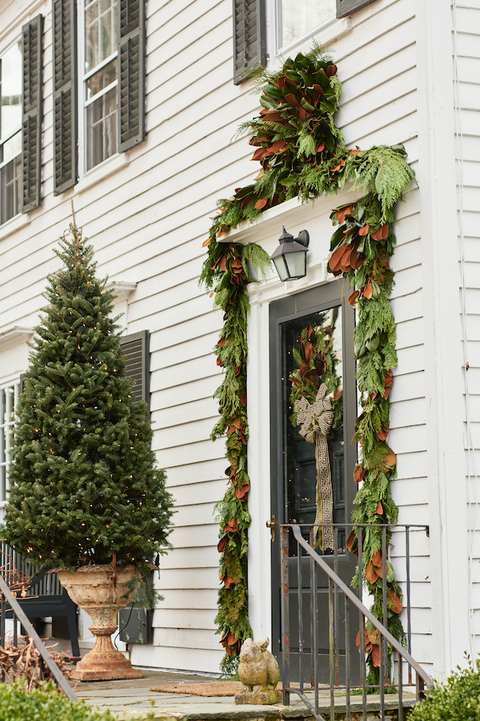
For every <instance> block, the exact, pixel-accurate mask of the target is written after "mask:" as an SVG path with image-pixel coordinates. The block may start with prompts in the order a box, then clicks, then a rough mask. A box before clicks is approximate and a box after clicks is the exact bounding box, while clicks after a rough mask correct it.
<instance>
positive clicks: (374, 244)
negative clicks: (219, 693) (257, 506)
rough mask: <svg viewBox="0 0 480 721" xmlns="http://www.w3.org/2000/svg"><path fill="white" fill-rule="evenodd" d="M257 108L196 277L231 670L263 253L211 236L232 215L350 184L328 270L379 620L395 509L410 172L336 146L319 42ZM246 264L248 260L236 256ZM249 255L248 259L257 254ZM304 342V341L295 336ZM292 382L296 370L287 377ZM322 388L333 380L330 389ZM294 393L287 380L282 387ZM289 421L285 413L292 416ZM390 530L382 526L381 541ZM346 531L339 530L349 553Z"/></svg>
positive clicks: (225, 227)
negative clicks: (248, 157) (353, 399)
mask: <svg viewBox="0 0 480 721" xmlns="http://www.w3.org/2000/svg"><path fill="white" fill-rule="evenodd" d="M257 85H258V86H259V87H260V88H261V96H260V105H261V110H260V112H259V115H257V116H256V117H255V118H253V120H251V121H248V122H246V123H243V124H242V126H241V128H240V131H239V132H240V134H245V133H248V135H249V142H250V144H251V145H253V146H254V147H255V148H256V150H255V152H254V155H253V157H252V160H255V161H258V162H260V164H261V170H260V173H259V174H258V176H257V177H256V179H255V181H254V182H253V183H251V184H249V185H247V186H244V187H243V188H237V189H236V190H235V192H234V194H233V195H232V197H230V198H228V199H222V200H219V201H218V205H217V207H218V214H217V215H216V216H215V218H214V219H213V223H212V225H211V228H210V233H209V237H208V239H207V240H206V241H205V243H204V246H208V257H207V259H206V260H205V263H204V265H203V269H202V274H201V278H200V282H202V283H204V284H205V285H206V287H207V288H211V287H214V288H215V303H216V305H217V306H220V307H221V308H223V310H224V311H225V315H224V320H225V326H224V329H223V330H222V332H221V335H220V340H219V342H218V344H217V346H216V348H215V353H216V355H217V364H218V365H220V366H222V367H224V368H225V371H226V374H225V380H224V382H223V383H222V385H221V386H220V388H219V389H218V390H217V392H216V394H215V397H216V398H218V400H219V412H220V420H219V422H218V423H217V425H216V426H215V429H214V431H213V435H212V437H214V438H217V437H219V436H221V435H222V434H224V433H226V435H227V458H228V459H229V463H230V465H229V467H228V469H227V472H226V473H227V476H229V486H228V489H227V493H226V495H225V497H224V499H223V500H222V501H220V502H219V503H218V505H217V510H218V517H219V522H220V526H221V529H220V542H219V544H218V550H219V551H220V553H221V554H222V555H221V561H220V568H221V572H220V575H221V580H222V581H223V588H222V589H221V591H220V594H219V600H218V606H219V612H218V615H217V624H218V626H219V633H221V634H222V644H223V645H224V647H225V649H226V652H227V656H226V657H225V659H224V662H223V668H224V670H227V671H232V670H234V669H235V665H236V663H237V662H238V653H239V649H240V645H241V643H242V642H243V640H245V638H246V637H247V636H248V635H250V627H249V625H248V607H247V587H246V552H247V547H248V536H247V530H248V526H249V523H250V517H249V516H248V510H247V497H248V489H249V487H250V481H249V478H248V475H247V446H246V444H247V440H248V419H247V412H246V394H245V388H246V365H245V361H246V354H247V347H246V325H247V313H248V296H247V292H246V287H245V286H246V284H247V283H249V282H251V281H252V280H253V278H252V276H251V274H250V269H251V267H252V266H253V265H254V264H255V259H256V257H257V259H259V260H260V265H263V266H265V265H266V263H267V262H268V258H267V257H263V256H262V252H263V251H262V250H261V248H259V247H258V246H256V245H255V244H250V245H248V246H246V247H244V246H242V245H240V244H236V243H224V242H222V241H221V238H222V236H224V235H225V233H226V232H228V231H229V230H230V229H231V228H236V227H237V226H238V224H239V223H240V222H242V221H254V220H255V219H256V218H258V216H259V215H260V214H261V213H262V212H263V211H264V210H266V209H268V208H271V207H274V206H275V205H278V204H279V203H282V202H283V201H285V200H289V199H290V198H293V197H295V196H298V197H299V198H300V199H301V200H302V201H307V200H311V199H314V198H317V197H318V196H319V195H322V194H335V193H338V191H339V189H343V188H344V187H345V186H346V185H347V183H353V185H352V187H353V189H356V188H358V187H362V188H363V190H364V192H365V196H364V197H363V198H361V200H359V201H358V202H355V203H351V204H347V205H344V206H342V207H339V208H336V209H335V210H334V211H333V212H332V215H331V219H332V221H333V223H334V224H335V225H336V226H338V227H337V229H336V230H335V232H334V234H333V236H332V239H331V245H330V251H331V257H330V261H329V270H330V271H331V272H332V273H333V274H334V275H336V276H338V275H343V276H344V277H345V278H348V280H349V282H350V285H351V286H352V287H353V288H354V289H355V290H354V292H353V293H352V294H351V296H350V298H349V302H350V303H351V304H352V305H356V306H357V326H356V330H355V357H356V360H357V361H358V363H357V383H358V389H359V392H360V397H361V398H360V405H361V413H360V415H359V418H358V419H357V423H356V432H355V440H356V441H357V442H358V444H359V447H360V449H361V450H360V458H359V461H358V464H357V466H356V469H355V474H354V478H355V481H357V482H358V483H360V482H362V486H361V489H360V490H359V492H358V494H357V497H356V499H355V509H354V513H353V519H352V520H353V521H354V522H355V523H361V524H368V525H369V526H371V529H370V530H369V532H368V533H366V534H365V536H364V538H363V564H364V568H363V577H364V579H366V583H367V585H368V590H369V591H370V593H371V594H372V595H373V606H372V611H373V613H374V614H375V615H376V616H377V617H378V618H380V619H383V608H382V579H381V576H380V574H381V573H382V569H383V566H382V557H381V547H382V528H381V526H382V524H383V525H391V524H394V523H396V520H397V515H398V510H397V507H396V505H395V503H394V501H393V499H392V496H391V494H390V480H392V479H393V478H394V477H395V474H396V456H395V453H394V452H393V450H392V449H391V448H390V447H389V445H388V442H387V437H388V433H389V414H390V402H389V394H390V390H391V386H392V382H393V375H392V368H393V367H395V366H396V363H397V357H396V353H395V319H394V317H393V314H392V310H391V306H390V302H389V299H388V296H389V295H390V293H391V290H392V287H393V282H394V273H393V271H392V270H391V268H390V266H389V258H390V256H391V255H392V254H393V250H394V246H395V242H396V241H395V235H394V232H393V225H392V224H393V222H394V213H393V208H394V206H395V203H397V202H398V201H399V200H401V199H402V198H403V195H404V193H406V192H407V191H408V190H409V188H410V186H411V184H412V182H413V181H414V179H415V176H414V173H413V171H412V170H411V168H410V167H409V165H408V163H407V162H406V152H405V149H404V147H403V146H402V145H394V146H392V147H384V146H381V147H372V148H370V149H369V150H360V149H359V148H356V149H354V150H350V149H348V148H347V147H346V146H345V144H344V141H343V137H342V134H341V133H340V131H339V130H338V128H337V127H336V125H335V122H334V119H333V116H334V114H335V112H336V111H337V110H338V105H339V100H340V94H341V84H340V81H339V80H338V77H337V66H336V65H334V64H333V61H332V60H331V58H329V57H328V55H326V54H325V53H324V51H323V50H322V49H321V48H320V47H319V46H317V45H316V46H314V48H313V50H312V51H311V52H310V53H308V54H306V55H304V54H302V53H299V54H298V55H297V56H296V58H295V59H290V58H288V59H287V60H285V62H284V64H283V66H282V68H281V69H280V70H278V71H276V72H269V71H261V72H260V73H259V75H258V77H257ZM247 261H248V262H247ZM257 264H258V263H257ZM304 340H305V342H306V341H307V340H308V339H304ZM293 380H294V381H295V380H296V381H297V382H302V381H303V379H302V378H296V379H295V378H294V379H293ZM332 388H333V386H332ZM292 392H293V395H295V388H292ZM294 420H295V419H294ZM389 539H390V535H389V533H387V541H389ZM356 544H357V534H356V532H355V533H353V534H352V535H351V537H350V538H349V543H348V546H349V549H350V550H351V551H352V552H353V553H354V552H355V550H356ZM386 565H387V569H388V578H387V606H388V608H387V618H388V628H389V630H390V631H391V633H392V634H393V635H394V636H396V637H397V638H400V639H403V628H402V624H401V621H400V618H399V613H400V612H401V610H402V603H401V590H400V587H399V586H398V584H397V582H396V581H395V577H394V573H393V567H392V565H391V563H390V561H389V560H388V559H387V560H386ZM368 632H369V633H370V635H369V636H368V637H367V651H368V660H369V664H370V674H369V683H372V684H373V683H375V682H378V666H379V653H378V650H379V646H378V638H377V636H376V634H375V632H374V630H373V628H369V626H368V624H367V633H368Z"/></svg>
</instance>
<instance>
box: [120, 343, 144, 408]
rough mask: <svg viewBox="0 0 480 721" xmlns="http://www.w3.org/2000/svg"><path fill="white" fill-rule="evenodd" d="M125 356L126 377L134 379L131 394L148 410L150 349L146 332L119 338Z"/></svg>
mask: <svg viewBox="0 0 480 721" xmlns="http://www.w3.org/2000/svg"><path fill="white" fill-rule="evenodd" d="M120 346H121V348H122V351H123V352H124V354H125V370H126V374H127V376H129V377H130V378H134V379H135V384H134V386H133V388H132V393H133V395H134V396H135V399H136V400H137V401H146V403H147V404H148V407H149V408H150V348H149V334H148V330H142V331H140V332H139V333H131V334H130V335H125V336H123V338H120Z"/></svg>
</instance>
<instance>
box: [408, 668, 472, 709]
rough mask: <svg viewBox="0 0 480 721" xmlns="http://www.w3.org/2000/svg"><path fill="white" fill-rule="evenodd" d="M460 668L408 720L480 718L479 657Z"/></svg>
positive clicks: (430, 694) (417, 707) (429, 695)
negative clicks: (466, 666) (465, 666)
mask: <svg viewBox="0 0 480 721" xmlns="http://www.w3.org/2000/svg"><path fill="white" fill-rule="evenodd" d="M467 658H468V668H465V669H461V668H460V666H457V669H458V670H457V671H454V673H453V674H452V675H451V676H449V677H448V678H447V680H446V681H445V682H444V683H442V684H439V685H438V686H437V687H436V688H435V689H434V690H433V691H430V693H429V694H428V696H427V699H426V700H425V701H423V702H422V703H421V704H419V705H418V706H416V707H415V709H414V711H413V712H412V714H411V715H410V716H409V717H408V721H468V720H469V719H474V720H475V721H479V720H480V659H477V661H476V663H475V665H474V664H473V663H472V662H471V660H470V658H469V657H467Z"/></svg>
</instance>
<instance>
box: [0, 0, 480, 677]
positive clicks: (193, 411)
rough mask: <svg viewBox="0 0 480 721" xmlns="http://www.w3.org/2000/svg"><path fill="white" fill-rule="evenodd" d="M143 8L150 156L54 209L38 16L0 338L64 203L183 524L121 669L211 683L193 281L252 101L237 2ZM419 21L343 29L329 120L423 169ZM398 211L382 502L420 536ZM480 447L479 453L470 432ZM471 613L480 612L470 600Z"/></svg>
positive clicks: (416, 349)
mask: <svg viewBox="0 0 480 721" xmlns="http://www.w3.org/2000/svg"><path fill="white" fill-rule="evenodd" d="M477 4H478V2H477ZM31 5H32V3H31V2H30V0H18V1H17V0H15V2H13V1H12V0H9V1H6V2H3V3H2V5H1V9H0V20H1V22H0V51H1V49H2V47H6V46H7V44H8V42H11V39H14V37H15V36H16V35H18V33H19V31H20V25H21V23H23V22H25V21H26V20H28V19H29V18H28V17H27V16H26V15H25V12H26V11H27V10H28V8H29V6H31ZM472 6H473V3H472ZM146 8H147V59H146V69H147V95H146V109H147V117H146V127H147V140H146V142H145V143H142V144H140V145H139V146H138V147H136V148H134V149H132V150H131V151H129V152H128V153H127V154H125V156H121V157H120V158H114V159H112V160H111V161H109V162H108V163H106V164H105V166H104V169H102V168H99V169H96V170H94V171H93V172H92V173H90V174H88V176H86V177H85V178H82V179H81V181H80V183H79V184H78V185H77V186H76V187H75V189H74V190H73V191H70V192H68V193H66V194H64V195H62V196H60V197H54V196H53V177H52V172H53V163H52V158H53V128H52V123H53V103H52V70H53V69H52V45H51V44H52V31H51V3H50V2H45V3H43V4H39V5H36V9H35V14H36V13H37V12H39V11H40V12H42V13H43V14H44V15H45V18H46V22H45V34H44V117H43V130H42V132H43V148H42V179H43V185H42V195H43V202H42V207H41V208H39V209H38V210H36V211H33V212H32V213H31V214H30V215H29V216H28V218H27V219H15V220H14V221H12V224H10V229H11V230H10V231H9V229H8V227H7V226H6V227H4V228H0V332H1V331H2V330H4V329H5V328H8V327H9V326H12V325H31V324H34V323H35V322H36V321H37V319H38V312H39V310H40V308H41V307H42V306H43V305H44V303H45V301H44V299H43V298H42V296H41V293H42V291H43V289H44V287H45V278H46V276H47V274H48V273H51V272H53V271H54V270H55V269H56V268H58V267H59V261H58V259H57V258H56V256H55V255H54V254H53V248H54V247H56V244H57V241H58V238H59V236H60V235H61V234H62V233H63V232H64V230H65V229H66V228H67V227H68V224H69V220H70V198H71V197H73V198H74V201H75V208H76V212H77V220H78V222H79V224H81V225H83V226H84V229H85V232H86V235H87V236H88V237H90V238H91V242H92V243H93V244H94V246H95V249H96V260H97V262H98V267H99V273H100V275H102V276H107V275H108V276H109V277H110V278H111V279H112V280H123V281H132V282H136V283H137V288H136V290H135V291H134V292H133V293H132V295H131V296H130V298H129V307H128V332H135V331H139V330H144V329H146V330H149V331H150V349H151V357H150V365H151V377H150V390H151V396H150V406H151V417H152V421H153V429H154V441H153V449H154V451H155V452H156V455H157V459H158V462H159V464H160V465H161V466H162V467H165V468H166V470H167V483H168V487H169V489H170V490H171V492H172V494H173V496H174V498H175V502H176V506H177V509H178V512H177V513H176V514H175V516H174V517H173V525H174V530H173V532H172V534H171V537H170V538H171V542H172V544H173V550H171V551H170V552H169V553H168V555H167V556H165V557H162V558H161V562H160V563H161V571H160V578H158V577H157V578H156V581H155V583H156V585H157V587H158V589H159V591H160V592H161V593H162V594H163V595H164V597H165V600H164V601H163V602H161V604H160V606H159V609H158V610H157V611H156V612H155V615H154V626H155V637H154V644H153V646H152V647H150V648H145V647H134V649H133V656H132V658H133V661H134V663H138V665H141V666H157V667H161V668H178V669H188V670H197V671H198V670H204V671H209V672H215V671H218V665H219V662H220V660H221V658H222V655H223V651H222V648H221V646H220V644H219V637H218V636H216V635H215V633H214V630H215V626H214V622H213V621H214V617H215V613H216V602H217V593H218V588H219V579H218V567H217V564H218V552H217V548H216V546H217V543H218V531H219V529H218V526H217V525H216V524H215V522H214V520H213V517H214V504H215V503H216V502H217V501H218V500H219V499H220V498H221V497H222V495H223V493H224V490H225V488H226V478H225V475H224V471H225V467H226V465H227V462H226V460H225V458H224V453H225V449H224V442H223V440H217V441H216V442H215V443H212V442H211V440H210V432H211V429H212V427H213V425H214V423H215V421H216V411H217V402H216V401H214V400H213V399H212V395H213V393H214V392H215V390H216V388H217V387H218V385H219V384H220V383H221V381H222V372H221V369H219V368H218V367H217V365H216V362H215V356H214V354H213V348H214V346H215V343H216V341H217V340H218V337H219V332H220V330H221V327H222V312H221V311H218V310H217V311H214V310H213V308H212V304H213V299H212V298H210V296H209V293H208V292H206V291H205V289H204V288H200V287H199V286H198V278H199V275H200V272H201V266H202V263H203V261H204V259H205V257H206V251H205V249H204V248H202V243H203V241H204V240H205V239H206V238H207V236H208V229H209V225H210V222H211V221H210V220H209V216H212V215H214V214H215V207H216V201H217V199H218V198H222V197H224V198H225V197H229V196H230V195H231V193H232V190H233V188H235V187H238V186H241V185H243V184H245V183H247V182H249V181H251V180H252V179H253V177H255V175H256V174H257V173H258V164H256V163H252V162H250V158H251V155H252V148H251V147H250V146H249V145H248V143H247V142H246V141H245V140H244V139H236V140H234V141H232V138H233V136H234V134H235V131H236V128H237V126H238V125H239V123H240V122H241V121H242V120H245V119H247V118H250V117H252V116H253V115H254V114H255V113H256V112H258V108H257V97H256V96H254V95H251V94H250V92H249V91H250V89H251V87H250V85H249V84H248V83H246V84H243V85H241V86H235V85H234V84H233V82H232V23H231V2H230V0H169V2H163V0H148V3H146ZM415 14H416V4H415V2H414V0H378V1H377V2H375V3H372V4H371V5H370V6H368V7H367V8H366V9H365V10H364V11H362V12H361V13H355V14H353V15H352V18H351V21H350V22H351V29H350V30H348V31H347V32H345V33H344V34H343V35H342V36H340V37H339V38H336V39H335V38H334V39H333V41H332V42H331V43H329V45H330V47H331V49H332V54H333V56H334V57H335V60H336V62H337V64H338V67H339V77H340V79H341V81H342V83H343V99H342V105H341V111H340V113H339V114H338V119H337V120H338V124H339V126H340V128H341V130H342V132H343V133H344V135H345V138H346V140H347V143H349V144H350V145H352V146H354V145H355V144H358V145H359V146H360V147H362V148H364V147H369V146H370V145H373V144H376V145H378V144H381V143H386V144H393V143H396V142H404V143H405V144H406V148H407V151H408V153H409V160H410V162H411V163H412V164H413V165H414V166H415V164H416V163H417V161H418V143H417V134H418V118H417V113H416V109H417V98H416V92H417V87H416V75H417V72H416V62H417V49H416V46H415V37H416V32H417V28H416V24H415V23H416V20H415ZM477 15H478V10H473V9H468V8H466V9H462V10H461V11H459V18H458V31H459V37H460V34H461V35H462V38H463V40H462V42H463V45H462V54H461V57H459V69H460V72H461V74H462V87H461V92H460V99H461V102H462V104H463V105H464V106H465V107H464V108H463V110H462V130H463V133H464V143H465V144H464V150H465V153H466V157H468V159H469V161H470V162H465V164H464V186H465V187H464V195H463V198H464V210H465V218H464V228H465V231H464V232H465V234H466V235H467V230H468V237H466V238H465V248H466V252H467V256H468V257H467V260H468V263H469V265H470V266H471V267H470V268H469V274H470V277H471V280H470V281H469V286H468V288H469V294H468V303H469V308H468V314H469V315H468V324H467V325H468V343H470V345H472V341H473V340H480V315H478V310H477V308H478V303H477V298H476V292H475V291H476V289H477V288H478V284H476V283H475V272H476V267H474V264H479V263H480V251H479V249H478V248H479V244H478V230H477V228H478V227H479V226H478V220H479V218H478V212H477V208H478V197H477V195H476V193H477V191H478V181H477V176H476V173H478V166H477V165H476V164H475V163H478V161H479V159H480V142H479V133H478V117H477V116H478V98H476V95H475V90H476V89H477V88H478V85H477V83H478V44H477V42H478V36H477V35H473V29H474V28H475V27H478V18H477ZM32 16H33V15H32ZM475 22H477V25H475ZM15 23H16V24H17V27H15ZM7 28H8V30H7ZM9 38H11V39H9ZM2 44H3V45H2ZM271 54H273V53H271ZM80 150H81V146H80ZM472 161H474V162H472ZM108 168H110V170H108ZM332 204H334V201H332ZM397 211H398V212H397V223H396V227H395V232H396V234H397V241H398V247H397V251H396V254H395V256H394V258H393V260H392V267H393V268H394V270H395V272H396V281H397V282H396V286H395V288H394V291H393V294H392V309H393V311H394V313H395V317H396V320H397V323H398V325H397V349H398V367H397V369H396V371H395V380H394V385H393V388H392V392H391V396H390V398H391V401H392V406H391V407H392V416H391V421H392V422H391V431H390V435H389V443H390V444H391V446H392V448H393V449H394V450H395V452H396V453H397V457H398V478H397V480H395V481H394V483H393V494H394V497H395V500H396V502H397V504H398V506H399V509H400V520H401V521H402V520H403V521H404V522H409V523H415V522H418V523H425V522H428V484H427V476H428V467H427V458H426V451H425V448H426V440H425V435H426V430H425V372H424V368H425V363H424V349H423V291H422V273H421V263H422V245H421V240H420V215H419V194H418V192H417V191H415V190H414V191H413V192H412V193H411V194H410V195H409V196H408V198H407V202H406V203H405V204H402V205H400V206H399V208H398V209H397ZM12 229H14V230H12ZM470 291H472V292H470ZM479 355H480V353H479V349H478V348H477V347H475V350H473V349H472V363H471V365H472V369H471V371H470V373H471V377H472V386H473V385H474V383H477V385H476V387H477V388H478V387H480V386H479V383H480V380H479V381H477V380H476V379H477V378H478V374H480V362H479V360H480V359H479ZM16 370H18V369H15V372H16ZM6 372H7V371H6ZM253 372H254V371H253ZM2 373H3V371H0V377H1V376H2ZM474 374H477V375H474ZM479 402H480V396H478V395H477V396H475V402H473V401H472V405H471V407H472V408H473V411H474V413H475V414H476V415H475V417H478V413H477V409H478V403H479ZM474 437H475V439H476V442H477V437H478V434H477V431H475V432H474ZM479 443H480V440H479ZM478 462H479V463H480V457H479V459H478ZM479 467H480V466H479ZM479 522H480V519H479ZM479 535H480V534H479ZM478 545H479V548H478V553H479V555H480V542H479V544H478ZM394 553H395V564H396V567H397V564H398V568H399V569H401V567H402V564H403V563H404V553H405V550H404V546H402V542H401V541H400V540H399V541H398V542H397V540H396V541H395V549H394ZM411 553H412V556H413V559H412V569H413V571H415V574H416V577H415V578H414V582H415V583H414V592H412V604H413V607H414V613H413V616H412V622H413V633H414V636H415V638H416V640H415V641H414V644H416V645H417V647H418V648H419V649H420V651H421V653H422V654H423V656H422V658H421V659H420V660H425V659H427V661H428V662H430V661H431V660H432V659H431V652H430V648H431V647H430V645H429V639H430V636H429V634H430V632H431V618H430V615H429V610H428V609H429V607H430V605H431V599H430V588H429V584H428V582H426V581H425V578H424V576H425V575H426V574H427V571H428V556H429V544H428V539H426V537H425V534H423V536H422V535H421V534H420V533H419V534H417V535H416V536H415V539H413V538H412V549H411ZM399 572H400V573H401V571H399ZM417 576H418V577H417ZM400 578H401V579H402V578H403V576H400ZM192 589H194V591H193V592H192ZM475 593H477V592H476V591H475ZM477 595H478V597H479V608H480V592H479V593H478V594H477ZM267 623H268V621H267Z"/></svg>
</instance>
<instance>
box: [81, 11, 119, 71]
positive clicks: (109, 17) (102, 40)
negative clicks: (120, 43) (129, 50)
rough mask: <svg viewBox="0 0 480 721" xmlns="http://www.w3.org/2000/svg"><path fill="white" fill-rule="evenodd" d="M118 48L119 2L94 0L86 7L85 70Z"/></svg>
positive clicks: (93, 66) (90, 68)
mask: <svg viewBox="0 0 480 721" xmlns="http://www.w3.org/2000/svg"><path fill="white" fill-rule="evenodd" d="M116 50H117V2H116V0H94V2H92V3H90V4H89V5H87V6H86V7H85V72H90V71H91V70H93V69H94V68H95V67H96V66H97V65H99V64H100V63H101V62H103V61H104V60H106V58H108V57H110V55H113V53H115V52H116Z"/></svg>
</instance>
